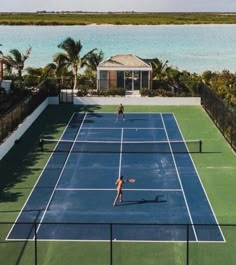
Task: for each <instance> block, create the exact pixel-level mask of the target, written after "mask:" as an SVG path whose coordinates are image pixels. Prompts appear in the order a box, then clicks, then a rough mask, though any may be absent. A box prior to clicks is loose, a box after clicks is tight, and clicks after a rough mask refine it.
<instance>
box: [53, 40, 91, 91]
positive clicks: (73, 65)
mask: <svg viewBox="0 0 236 265" xmlns="http://www.w3.org/2000/svg"><path fill="white" fill-rule="evenodd" d="M58 48H60V49H62V50H64V52H62V53H56V54H55V55H54V56H53V59H54V62H56V63H57V64H58V66H59V68H64V67H66V68H69V69H71V70H72V71H73V75H74V86H73V90H75V89H76V87H77V80H78V79H77V77H78V71H79V70H80V69H81V68H82V67H84V66H85V65H86V64H87V58H88V57H89V56H90V55H91V54H92V53H93V52H94V51H95V50H96V49H93V50H91V51H89V52H88V53H86V54H85V55H84V56H83V57H81V56H80V53H81V50H82V48H83V46H82V44H81V42H80V41H75V40H74V39H72V38H70V37H69V38H67V39H65V40H64V41H63V42H62V43H60V44H59V45H58Z"/></svg>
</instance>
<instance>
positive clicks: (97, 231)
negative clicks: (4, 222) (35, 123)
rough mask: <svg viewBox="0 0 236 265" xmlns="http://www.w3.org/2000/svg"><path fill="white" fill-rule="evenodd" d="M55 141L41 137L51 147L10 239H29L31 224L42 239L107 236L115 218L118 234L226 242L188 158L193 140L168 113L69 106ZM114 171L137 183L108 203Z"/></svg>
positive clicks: (195, 146)
mask: <svg viewBox="0 0 236 265" xmlns="http://www.w3.org/2000/svg"><path fill="white" fill-rule="evenodd" d="M60 140H61V141H58V142H54V141H49V143H48V145H47V144H46V141H45V145H44V146H43V150H44V151H49V152H51V151H52V154H51V156H50V158H49V160H48V162H47V164H46V166H45V168H44V169H43V171H42V173H41V175H40V177H39V180H38V182H37V183H36V185H35V187H34V189H33V190H32V192H31V194H30V196H29V198H28V200H27V202H26V203H25V205H24V207H23V209H22V211H21V213H20V214H19V216H18V218H17V220H16V223H15V225H14V226H13V227H12V229H11V230H10V231H9V234H8V236H7V239H8V240H20V239H22V240H24V239H34V235H35V231H34V227H33V225H32V223H37V231H36V232H37V238H38V239H41V240H96V241H102V240H109V239H110V234H111V233H110V226H109V224H110V223H112V224H113V225H112V235H113V239H116V240H121V241H126V240H127V241H167V242H169V241H185V240H186V237H187V236H188V237H189V239H190V240H191V241H207V242H222V241H224V236H223V234H222V232H221V229H220V227H219V226H218V225H217V223H218V222H217V220H216V217H215V214H214V212H213V209H212V207H211V205H210V202H209V200H208V198H207V195H206V193H205V191H204V188H203V185H202V183H201V181H200V178H199V176H198V173H197V171H196V168H195V166H194V164H193V161H192V159H191V152H200V147H199V145H198V141H196V142H194V141H192V142H189V143H188V142H187V141H184V139H183V136H182V134H181V131H180V129H179V126H178V124H177V121H176V119H175V116H174V115H173V114H172V113H127V114H126V120H125V121H123V120H118V121H116V120H115V114H114V113H74V114H73V116H72V117H71V119H70V121H69V122H68V125H67V126H66V128H65V130H64V132H63V135H62V137H61V139H60ZM53 150H54V151H53ZM199 155H201V154H200V153H199ZM119 175H123V176H124V178H129V177H132V178H135V179H136V182H135V183H125V184H124V189H123V192H124V201H123V202H122V203H119V204H118V205H117V206H116V207H113V206H112V204H113V200H114V197H115V195H116V187H115V181H116V179H117V177H118V176H119ZM186 224H189V225H190V226H189V227H190V230H189V232H188V231H186ZM187 233H189V235H186V234H187Z"/></svg>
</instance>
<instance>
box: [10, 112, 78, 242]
mask: <svg viewBox="0 0 236 265" xmlns="http://www.w3.org/2000/svg"><path fill="white" fill-rule="evenodd" d="M74 116H75V112H74V113H73V114H72V116H71V118H70V120H69V121H68V123H67V125H66V127H65V128H64V130H63V132H62V134H61V137H60V139H59V140H61V139H62V137H63V135H64V134H65V131H66V130H67V128H68V126H69V124H70V122H71V121H72V119H73V117H74ZM58 144H59V141H58V143H57V145H58ZM57 145H56V146H55V148H54V150H55V149H56V147H57ZM53 154H54V152H52V153H51V155H50V156H49V158H48V161H47V162H46V164H45V165H44V167H43V170H42V171H41V173H40V175H39V177H38V179H37V181H36V182H35V184H34V186H33V189H32V190H31V192H30V194H29V196H28V198H27V199H26V201H25V203H24V205H23V207H22V208H21V211H20V212H19V214H18V216H17V217H16V220H15V222H14V225H13V226H12V227H11V229H10V231H9V232H8V234H7V236H6V239H8V236H9V235H10V233H11V231H12V230H13V228H14V226H15V224H16V223H17V221H18V219H19V218H20V215H21V214H22V212H23V209H24V208H25V206H26V204H27V203H28V201H29V199H30V197H31V195H32V193H33V191H34V190H35V187H36V185H37V184H38V182H39V180H40V179H41V177H42V175H43V173H44V171H45V169H46V167H47V166H48V163H49V161H50V160H51V157H52V156H53Z"/></svg>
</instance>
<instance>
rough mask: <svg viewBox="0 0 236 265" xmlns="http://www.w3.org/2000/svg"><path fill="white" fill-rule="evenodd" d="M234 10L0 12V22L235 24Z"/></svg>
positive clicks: (14, 23) (5, 23)
mask: <svg viewBox="0 0 236 265" xmlns="http://www.w3.org/2000/svg"><path fill="white" fill-rule="evenodd" d="M235 23H236V13H221V12H218V13H189V12H188V13H158V12H156V13H136V12H131V13H129V12H120V13H114V12H106V13H96V12H94V13H88V12H79V11H78V12H45V11H40V12H36V13H0V25H89V24H98V25H100V24H114V25H129V24H132V25H168V24H176V25H181V24H235Z"/></svg>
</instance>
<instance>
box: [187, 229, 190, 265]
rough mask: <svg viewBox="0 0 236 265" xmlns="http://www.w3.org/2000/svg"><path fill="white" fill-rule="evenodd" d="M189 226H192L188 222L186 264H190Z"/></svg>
mask: <svg viewBox="0 0 236 265" xmlns="http://www.w3.org/2000/svg"><path fill="white" fill-rule="evenodd" d="M189 228H190V225H189V224H187V225H186V229H187V231H186V232H187V238H186V240H187V245H186V265H189Z"/></svg>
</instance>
